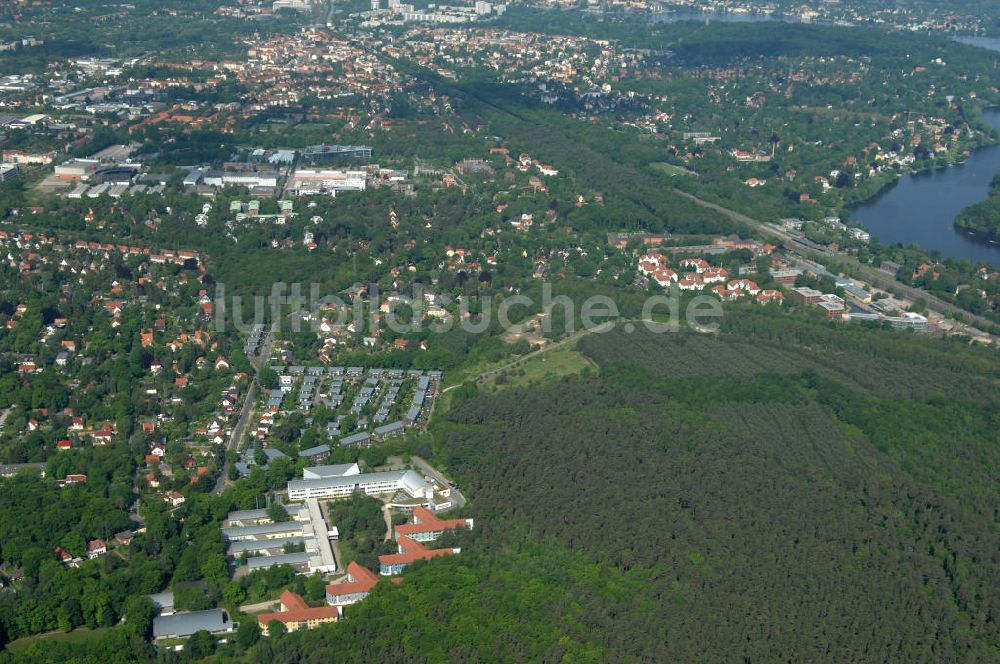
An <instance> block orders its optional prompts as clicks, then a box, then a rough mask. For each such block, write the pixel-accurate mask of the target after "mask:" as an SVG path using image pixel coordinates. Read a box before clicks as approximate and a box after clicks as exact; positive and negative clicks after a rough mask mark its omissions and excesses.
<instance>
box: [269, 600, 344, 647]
mask: <svg viewBox="0 0 1000 664" xmlns="http://www.w3.org/2000/svg"><path fill="white" fill-rule="evenodd" d="M279 601H280V602H281V611H278V612H277V613H262V614H260V615H259V616H257V623H258V624H259V625H260V629H261V632H263V634H264V636H267V626H268V624H269V623H270V622H271V621H272V620H277V621H278V622H280V623H284V625H285V627H286V628H287V629H288V631H289V632H294V631H296V630H298V629H312V628H313V627H316V626H317V625H320V624H322V623H328V622H337V621H338V620H340V608H339V607H336V606H316V607H313V606H309V605H308V604H306V601H305V600H304V599H302V597H301V596H300V595H296V594H295V593H293V592H292V591H291V590H286V591H285V592H283V593H281V598H280V600H279Z"/></svg>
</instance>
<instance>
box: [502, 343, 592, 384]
mask: <svg viewBox="0 0 1000 664" xmlns="http://www.w3.org/2000/svg"><path fill="white" fill-rule="evenodd" d="M589 366H594V364H593V363H592V362H591V361H590V360H589V359H587V358H586V357H585V356H584V355H582V354H581V353H578V352H577V351H575V350H573V348H572V347H571V346H569V345H566V346H561V347H559V348H555V349H553V350H551V351H549V352H547V353H542V354H540V355H535V356H534V357H531V358H528V359H526V360H524V362H523V363H519V364H517V365H515V366H512V367H511V368H510V369H507V370H505V371H504V372H502V373H500V374H495V375H491V376H490V377H489V378H487V379H485V380H484V381H483V387H487V388H503V387H511V386H513V387H521V386H524V385H527V384H530V383H542V382H548V381H550V380H554V379H557V378H562V377H563V376H568V375H571V374H578V373H580V372H581V371H583V370H584V369H585V368H586V367H589Z"/></svg>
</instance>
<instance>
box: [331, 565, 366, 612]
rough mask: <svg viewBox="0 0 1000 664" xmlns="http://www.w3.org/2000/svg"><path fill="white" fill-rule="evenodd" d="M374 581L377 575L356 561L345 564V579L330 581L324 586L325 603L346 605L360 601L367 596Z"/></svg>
mask: <svg viewBox="0 0 1000 664" xmlns="http://www.w3.org/2000/svg"><path fill="white" fill-rule="evenodd" d="M376 583H378V576H376V575H375V573H374V572H372V571H371V570H369V569H368V568H366V567H362V566H361V565H359V564H358V563H356V562H351V563H350V564H349V565H348V566H347V581H345V582H342V583H331V584H330V585H328V586H327V587H326V603H327V604H330V605H333V606H346V605H348V604H354V603H355V602H360V601H361V600H363V599H364V598H365V597H367V596H368V593H369V592H370V591H371V589H372V588H374V587H375V584H376Z"/></svg>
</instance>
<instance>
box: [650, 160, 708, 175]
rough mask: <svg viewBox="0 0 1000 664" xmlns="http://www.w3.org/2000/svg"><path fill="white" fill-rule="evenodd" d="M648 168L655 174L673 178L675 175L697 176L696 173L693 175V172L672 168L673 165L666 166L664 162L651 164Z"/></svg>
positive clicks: (678, 167)
mask: <svg viewBox="0 0 1000 664" xmlns="http://www.w3.org/2000/svg"><path fill="white" fill-rule="evenodd" d="M649 167H650V168H651V169H653V170H654V171H656V172H657V173H662V174H663V175H669V176H670V177H674V176H676V175H697V173H694V172H693V171H689V170H688V169H686V168H682V167H680V166H674V165H673V164H668V163H667V162H665V161H657V162H653V163H652V164H650V165H649Z"/></svg>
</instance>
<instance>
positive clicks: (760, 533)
mask: <svg viewBox="0 0 1000 664" xmlns="http://www.w3.org/2000/svg"><path fill="white" fill-rule="evenodd" d="M727 328H728V329H727V330H726V331H724V332H723V333H722V334H720V335H718V336H711V337H709V336H699V335H694V334H682V335H656V334H652V333H648V332H647V333H636V334H626V333H624V332H623V331H614V332H612V333H608V334H603V335H600V334H597V335H591V336H589V337H586V338H585V339H583V340H582V341H581V342H580V343H579V350H581V351H582V352H583V353H585V354H586V355H587V356H589V357H590V358H591V359H593V360H594V361H596V362H597V364H598V365H599V369H597V370H587V371H585V372H584V373H583V374H582V375H580V376H576V377H570V378H564V379H561V380H559V381H558V382H550V383H544V384H541V385H535V386H533V387H530V388H517V389H514V388H510V389H506V390H503V391H500V392H492V393H487V392H484V393H479V394H477V393H476V390H474V389H472V390H470V389H465V390H462V391H461V397H460V398H457V399H456V401H455V403H454V404H453V407H452V409H451V411H450V413H449V414H448V417H447V419H444V418H442V419H441V420H440V421H439V422H438V426H437V434H438V445H439V449H438V458H439V461H442V462H444V463H446V465H447V466H448V467H449V469H450V470H451V472H453V473H454V474H455V475H456V476H457V477H458V478H459V479H460V482H463V483H464V486H465V487H466V489H467V491H468V495H469V497H470V499H471V501H472V505H474V506H475V512H476V518H477V530H476V531H474V532H473V533H470V534H467V535H464V537H465V538H466V541H464V542H462V544H461V545H462V547H463V554H462V555H461V556H456V557H454V558H450V559H444V560H441V561H435V563H434V564H432V565H425V566H415V568H414V569H413V570H412V572H410V571H408V572H407V578H406V582H405V583H404V584H403V585H402V586H401V587H398V588H397V587H393V588H380V589H379V590H378V591H377V592H376V593H375V594H374V595H373V597H372V598H371V599H370V601H368V602H366V603H363V604H362V605H359V606H358V607H357V608H356V609H355V610H354V611H353V615H352V620H350V621H349V622H346V623H343V624H340V625H337V626H332V627H328V628H324V629H318V630H313V631H310V632H308V633H299V634H294V635H289V636H286V637H283V638H282V639H278V640H272V641H269V642H267V643H262V644H260V645H259V646H257V647H256V649H255V650H254V651H253V655H254V661H275V662H293V661H301V660H302V659H303V658H306V660H307V661H308V660H310V659H313V658H315V659H313V661H320V660H321V659H322V658H323V657H326V656H334V655H336V656H337V657H338V658H339V659H344V660H351V661H375V660H379V661H387V660H392V661H414V662H418V661H485V660H490V661H609V660H614V661H694V660H701V661H729V660H742V661H749V662H753V661H774V660H778V659H780V660H787V661H817V662H818V661H830V662H843V661H876V660H878V661H956V660H965V661H988V660H995V659H996V658H997V656H998V655H1000V653H998V651H997V645H996V644H997V642H998V638H1000V630H998V625H997V620H996V617H997V615H998V611H1000V604H998V598H997V596H996V593H995V592H993V589H995V588H996V587H997V586H998V583H1000V559H998V550H1000V547H998V544H1000V532H998V523H1000V513H998V511H997V505H998V504H1000V503H998V497H997V486H998V484H997V480H998V479H1000V448H998V440H997V431H998V430H1000V428H998V426H997V425H998V424H1000V422H998V420H997V412H1000V411H998V408H997V406H998V405H1000V404H998V403H997V401H998V396H997V395H998V391H997V381H998V379H1000V368H998V367H1000V365H998V364H997V363H996V357H995V353H994V352H993V351H980V350H973V349H969V348H968V347H966V346H964V345H963V344H961V343H960V342H949V341H928V340H926V339H920V338H917V337H910V336H903V337H900V335H898V334H892V333H887V332H886V333H883V332H880V331H876V330H863V329H855V330H843V329H837V330H834V329H833V328H829V327H827V326H826V325H824V324H822V323H816V322H811V321H804V320H802V321H794V322H791V323H790V324H784V323H782V324H781V325H778V323H777V322H775V321H774V320H773V319H768V318H767V317H765V316H763V315H761V316H757V315H747V316H741V317H740V320H738V321H730V323H729V324H728V325H727ZM486 625H488V626H489V628H486Z"/></svg>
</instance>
